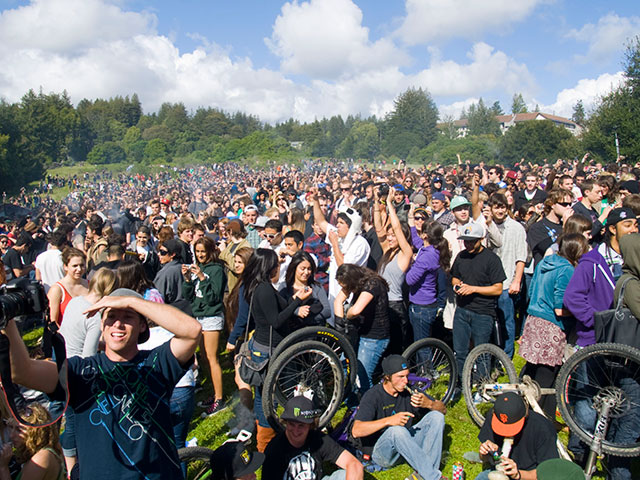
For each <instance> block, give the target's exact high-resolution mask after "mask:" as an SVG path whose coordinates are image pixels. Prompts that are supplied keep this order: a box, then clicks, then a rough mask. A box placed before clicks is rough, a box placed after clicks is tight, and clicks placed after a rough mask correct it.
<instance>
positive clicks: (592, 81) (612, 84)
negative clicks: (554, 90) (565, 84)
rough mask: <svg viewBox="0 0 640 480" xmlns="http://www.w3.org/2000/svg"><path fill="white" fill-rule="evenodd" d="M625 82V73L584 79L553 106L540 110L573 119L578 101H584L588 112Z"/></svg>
mask: <svg viewBox="0 0 640 480" xmlns="http://www.w3.org/2000/svg"><path fill="white" fill-rule="evenodd" d="M624 80H625V77H624V74H623V72H618V73H615V74H610V73H603V74H602V75H600V76H599V77H598V78H585V79H582V80H580V81H579V82H578V83H577V84H576V86H575V87H573V88H565V89H564V90H562V91H561V92H560V93H558V95H557V96H556V101H555V102H554V103H552V104H551V105H541V106H540V110H541V111H543V112H546V113H553V114H555V115H560V116H562V117H567V118H571V116H572V115H573V107H574V105H575V104H576V103H577V102H578V100H582V103H583V105H584V108H585V110H586V111H587V112H588V111H589V110H591V109H592V108H593V107H594V106H595V105H596V104H597V102H598V100H599V99H600V98H601V97H602V96H604V95H606V94H608V93H609V92H611V91H612V90H614V89H615V88H617V87H618V86H620V85H621V84H622V83H623V82H624Z"/></svg>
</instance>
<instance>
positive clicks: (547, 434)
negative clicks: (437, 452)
mask: <svg viewBox="0 0 640 480" xmlns="http://www.w3.org/2000/svg"><path fill="white" fill-rule="evenodd" d="M506 438H513V446H512V448H511V451H510V453H509V455H508V456H507V455H501V457H500V463H499V465H500V467H501V469H502V471H503V472H504V473H505V474H506V475H507V476H508V477H509V478H514V479H518V480H520V479H522V480H535V479H536V478H537V477H536V468H537V467H538V465H540V464H541V463H543V462H544V461H546V460H550V459H553V458H558V449H557V448H556V438H557V435H556V430H555V427H554V426H553V423H551V420H549V419H548V418H546V417H545V416H543V415H540V414H539V413H537V412H533V411H530V410H529V407H528V405H527V404H526V402H525V401H524V400H523V398H522V397H521V396H520V395H518V394H517V393H515V392H508V393H503V394H502V395H500V396H498V397H497V398H496V401H495V403H494V406H493V408H492V409H491V410H489V412H488V414H487V416H486V417H485V420H484V423H483V424H482V427H481V428H480V433H479V434H478V440H480V442H481V443H480V448H479V449H478V450H479V452H480V457H481V458H482V459H483V461H484V462H486V463H491V462H492V461H493V453H494V452H502V449H503V445H504V440H505V439H506ZM502 453H504V452H502ZM490 471H491V470H490V469H487V470H484V471H483V472H481V473H480V474H479V475H478V476H477V477H476V480H487V479H488V478H489V473H490Z"/></svg>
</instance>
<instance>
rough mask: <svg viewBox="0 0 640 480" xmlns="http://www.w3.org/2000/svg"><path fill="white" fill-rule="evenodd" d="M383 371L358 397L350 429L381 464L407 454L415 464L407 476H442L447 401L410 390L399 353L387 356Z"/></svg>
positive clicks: (426, 479)
mask: <svg viewBox="0 0 640 480" xmlns="http://www.w3.org/2000/svg"><path fill="white" fill-rule="evenodd" d="M382 372H383V375H384V377H383V381H382V383H379V384H377V385H375V386H374V387H373V388H371V389H370V390H368V391H367V392H366V393H365V394H364V396H363V397H362V400H361V401H360V407H359V408H358V412H357V413H356V416H355V419H354V422H353V427H352V430H351V435H352V436H353V438H354V439H356V442H360V443H361V444H362V451H363V453H364V454H366V455H371V459H372V460H373V461H374V462H375V463H377V464H378V465H380V466H382V467H385V468H389V467H392V466H393V465H395V464H396V463H397V462H398V461H400V459H401V458H403V459H404V460H406V462H407V463H408V464H409V465H410V466H411V467H412V468H413V469H414V470H415V472H414V473H413V474H412V476H410V477H409V478H412V479H420V478H422V479H424V480H440V470H439V467H440V457H441V455H442V435H443V432H444V414H445V413H446V412H447V409H446V407H445V406H444V404H443V403H442V402H441V401H439V400H431V399H430V398H429V397H427V396H426V395H424V394H423V393H420V392H415V393H410V392H409V391H407V384H408V383H409V380H408V378H409V369H408V367H407V361H406V360H405V358H404V357H402V356H401V355H389V356H387V357H386V358H385V359H384V360H383V361H382Z"/></svg>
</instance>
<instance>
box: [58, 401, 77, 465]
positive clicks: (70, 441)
mask: <svg viewBox="0 0 640 480" xmlns="http://www.w3.org/2000/svg"><path fill="white" fill-rule="evenodd" d="M64 420H65V423H64V432H62V435H60V445H61V446H62V454H63V455H64V456H65V457H75V456H77V455H78V453H77V448H76V414H75V412H74V410H73V407H72V406H71V405H68V406H67V410H66V411H65V412H64Z"/></svg>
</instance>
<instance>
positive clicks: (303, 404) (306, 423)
mask: <svg viewBox="0 0 640 480" xmlns="http://www.w3.org/2000/svg"><path fill="white" fill-rule="evenodd" d="M320 414H321V412H320V411H319V410H317V409H314V406H313V402H312V401H311V400H309V399H308V398H306V397H304V396H302V395H300V396H297V397H293V398H290V399H289V400H288V401H287V403H286V404H285V407H284V412H283V413H282V415H281V416H280V420H281V421H282V422H283V423H284V428H285V430H284V432H283V433H280V434H278V435H276V436H275V438H274V439H273V440H271V442H269V445H267V448H266V450H265V452H264V453H265V461H264V464H263V465H262V478H264V479H270V478H272V479H285V478H291V479H298V478H299V479H308V480H321V479H324V480H339V479H340V480H342V479H346V480H352V479H353V480H357V479H362V478H363V475H364V469H363V468H362V464H361V463H360V462H359V461H358V459H357V458H356V457H354V456H353V455H352V454H351V453H349V451H348V450H346V449H344V448H343V447H342V446H340V445H338V443H337V442H336V441H335V440H333V439H332V438H331V437H329V435H326V434H324V433H322V432H321V431H319V430H318V429H317V425H316V423H317V422H316V419H317V417H319V416H320ZM325 462H329V463H333V464H334V465H336V466H337V467H338V468H339V470H336V471H335V472H333V473H332V474H331V475H324V472H323V469H322V467H323V464H324V463H325Z"/></svg>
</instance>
